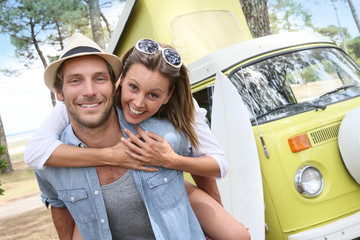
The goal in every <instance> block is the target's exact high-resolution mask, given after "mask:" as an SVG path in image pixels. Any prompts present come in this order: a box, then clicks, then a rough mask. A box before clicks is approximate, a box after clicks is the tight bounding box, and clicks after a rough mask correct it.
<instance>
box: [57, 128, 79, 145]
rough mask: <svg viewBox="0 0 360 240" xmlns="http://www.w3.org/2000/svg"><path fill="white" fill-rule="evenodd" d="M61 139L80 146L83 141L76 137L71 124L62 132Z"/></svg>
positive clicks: (66, 142)
mask: <svg viewBox="0 0 360 240" xmlns="http://www.w3.org/2000/svg"><path fill="white" fill-rule="evenodd" d="M60 141H61V142H63V143H65V144H67V145H72V146H78V145H79V144H80V143H81V141H80V140H79V139H78V138H77V137H76V135H75V133H74V131H73V129H72V126H71V124H68V125H67V126H66V127H65V128H64V130H63V131H62V132H61V134H60Z"/></svg>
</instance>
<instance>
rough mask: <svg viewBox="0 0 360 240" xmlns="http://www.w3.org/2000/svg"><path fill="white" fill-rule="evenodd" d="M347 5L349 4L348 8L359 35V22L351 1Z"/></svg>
mask: <svg viewBox="0 0 360 240" xmlns="http://www.w3.org/2000/svg"><path fill="white" fill-rule="evenodd" d="M348 3H349V7H350V10H351V13H352V15H353V18H354V20H355V23H356V26H357V28H358V30H359V33H360V21H359V18H358V16H357V14H356V10H355V7H354V4H353V2H352V0H348Z"/></svg>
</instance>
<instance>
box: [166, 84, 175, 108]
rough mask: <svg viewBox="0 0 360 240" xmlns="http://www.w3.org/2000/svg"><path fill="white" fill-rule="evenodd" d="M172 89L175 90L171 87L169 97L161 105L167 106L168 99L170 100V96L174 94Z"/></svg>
mask: <svg viewBox="0 0 360 240" xmlns="http://www.w3.org/2000/svg"><path fill="white" fill-rule="evenodd" d="M174 89H175V87H173V89H172V90H171V92H170V94H169V96H168V97H167V99H166V100H165V102H164V103H163V105H165V104H167V103H168V101H169V100H170V98H171V95H172V94H173V92H174Z"/></svg>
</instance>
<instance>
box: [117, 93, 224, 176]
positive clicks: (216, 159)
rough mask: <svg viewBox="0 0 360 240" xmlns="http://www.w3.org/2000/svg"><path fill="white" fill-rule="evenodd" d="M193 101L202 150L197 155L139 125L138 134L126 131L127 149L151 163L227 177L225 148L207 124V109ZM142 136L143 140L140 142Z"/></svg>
mask: <svg viewBox="0 0 360 240" xmlns="http://www.w3.org/2000/svg"><path fill="white" fill-rule="evenodd" d="M194 104H195V109H196V113H195V123H196V126H195V130H196V133H197V135H198V138H199V143H200V144H199V145H200V146H199V149H198V150H197V151H195V152H194V157H184V156H181V155H178V154H176V153H175V152H174V151H173V149H172V148H171V147H170V145H169V144H168V143H167V142H166V140H165V139H164V138H162V137H160V136H158V135H157V134H155V133H152V132H148V131H143V130H142V129H141V128H140V127H137V128H136V130H137V131H138V133H139V136H135V135H134V134H133V133H131V132H130V131H129V130H125V133H126V134H127V135H129V137H130V139H131V142H130V140H128V139H125V138H122V139H121V141H122V142H123V143H124V144H125V145H126V146H127V147H128V148H129V149H131V151H130V150H128V151H127V153H128V154H129V156H131V157H132V158H134V159H138V160H141V161H143V162H146V163H147V164H148V165H153V166H164V167H167V168H172V169H178V170H182V171H186V172H189V173H191V174H194V175H198V176H214V177H224V176H225V175H226V173H227V171H228V163H227V160H226V156H225V154H224V151H223V150H222V148H221V147H220V145H219V144H218V143H217V142H216V139H215V136H214V135H213V134H212V133H211V131H210V128H209V126H208V125H207V123H206V110H205V109H201V108H199V106H198V104H197V102H196V100H195V99H194ZM139 137H141V138H143V140H144V141H141V140H140V139H139ZM133 143H135V144H133Z"/></svg>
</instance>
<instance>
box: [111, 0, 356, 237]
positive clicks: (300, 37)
mask: <svg viewBox="0 0 360 240" xmlns="http://www.w3.org/2000/svg"><path fill="white" fill-rule="evenodd" d="M229 29H230V31H228V30H229ZM141 38H151V39H154V40H157V41H160V42H164V43H168V44H170V45H173V46H174V47H175V48H176V49H177V50H178V51H179V52H180V53H181V54H182V56H183V57H184V62H185V63H186V64H187V66H188V68H189V70H190V76H191V84H192V89H193V95H194V97H195V98H196V99H197V101H198V102H199V104H200V106H202V107H204V108H207V109H208V111H209V112H211V100H210V99H211V92H212V86H213V85H214V81H215V73H216V72H217V71H222V72H223V73H225V74H226V75H227V76H228V78H229V79H230V80H232V81H234V85H237V83H236V81H238V82H241V79H247V78H246V76H247V75H246V74H249V72H250V71H249V72H245V75H242V73H241V72H242V71H243V69H247V68H249V69H251V71H253V70H252V69H253V67H252V66H255V65H256V64H260V63H261V62H262V61H269V62H268V63H269V64H270V63H277V62H281V61H283V59H282V58H286V56H287V55H289V54H294V55H296V54H299V55H296V56H295V59H296V57H301V56H305V59H301V58H299V61H302V62H304V63H306V62H307V60H308V59H306V56H315V57H319V59H321V61H323V62H322V63H321V64H319V65H316V63H312V64H313V65H311V64H309V66H310V67H311V69H307V70H306V73H304V74H305V75H303V76H302V77H301V79H303V80H302V81H303V82H302V81H299V80H298V78H297V77H299V76H298V75H296V74H300V73H299V72H296V71H294V72H293V73H291V74H292V75H291V74H289V75H288V76H287V77H286V78H284V82H283V85H277V86H276V87H274V88H272V90H271V91H275V90H274V89H278V90H279V94H278V95H282V94H287V95H288V96H289V97H288V98H287V99H289V102H288V103H286V102H285V101H284V100H283V99H280V98H279V99H280V100H278V99H275V100H276V101H275V100H274V102H281V103H283V104H278V105H276V104H275V105H276V106H275V105H274V106H275V107H279V106H280V108H282V107H284V109H280V108H279V109H280V110H279V111H282V112H281V113H277V112H274V113H270V112H272V111H273V110H274V109H272V108H270V107H267V109H266V111H268V112H266V111H265V110H264V109H262V107H261V106H262V104H265V105H266V98H264V99H263V100H261V101H263V102H261V104H260V103H256V104H258V105H256V104H255V107H256V106H260V107H259V108H256V110H258V111H259V113H261V114H253V112H251V110H250V108H251V107H252V106H251V104H252V103H251V102H255V101H256V99H260V97H261V96H256V97H257V98H256V97H254V96H255V95H256V94H257V93H256V91H253V92H251V94H252V95H251V94H250V95H251V97H253V99H255V100H251V101H250V103H249V100H247V99H246V97H247V96H248V95H247V94H249V92H248V91H247V92H241V86H240V85H241V84H242V83H241V84H240V85H239V86H237V87H239V89H240V90H239V92H240V95H241V96H242V97H243V100H244V102H245V103H247V107H248V109H249V116H252V118H251V120H252V124H253V131H254V135H255V138H256V144H257V148H258V154H259V160H260V165H261V174H262V181H263V182H262V183H263V189H264V199H265V223H264V225H265V227H264V229H265V230H264V231H266V234H265V238H266V239H268V240H281V239H284V240H285V239H292V240H305V239H355V238H356V237H360V185H359V184H358V183H357V182H356V181H355V180H354V178H352V176H351V175H350V174H349V171H348V169H347V168H346V166H345V165H344V162H343V161H342V158H341V155H340V152H339V148H338V141H337V140H338V130H339V127H340V124H341V121H342V119H343V118H344V116H345V115H346V114H347V113H348V112H349V111H351V110H352V109H354V108H356V107H358V106H360V92H359V93H358V90H357V88H358V84H359V83H360V81H359V80H358V78H360V77H359V76H360V70H359V69H360V68H359V67H358V66H357V65H356V64H355V63H354V62H353V61H352V60H351V59H350V58H349V57H348V56H347V55H346V54H345V53H344V52H343V51H342V50H341V49H340V48H338V47H337V46H336V45H334V44H333V43H331V42H329V41H328V40H326V39H324V38H322V37H321V36H319V35H317V34H312V33H310V34H307V33H291V34H285V35H276V36H269V37H264V38H260V39H252V37H251V34H250V31H249V29H248V27H247V24H246V20H245V18H244V15H243V12H242V10H241V6H240V3H239V1H238V0H222V1H215V0H210V1H208V0H182V1H175V0H166V1H160V0H138V1H134V0H131V1H127V4H126V6H125V9H124V12H123V14H122V16H121V17H120V20H119V23H118V26H117V28H116V30H115V32H114V34H113V36H112V38H111V40H110V43H109V46H108V50H107V51H108V52H113V53H115V54H117V55H118V56H120V57H121V56H122V55H123V54H124V53H125V51H126V50H127V49H129V48H130V47H131V46H133V45H134V44H135V43H136V41H137V40H139V39H141ZM316 51H318V52H316ZM302 53H304V55H301V54H302ZM305 53H306V54H310V55H305ZM311 54H312V55H311ZM308 58H309V57H308ZM327 58H329V59H335V60H336V61H337V62H339V64H340V65H339V66H345V67H348V68H350V69H351V71H352V72H351V73H350V74H349V76H353V77H354V79H353V80H350V79H345V81H351V84H352V85H354V86H355V90H354V89H350V90H347V89H345V88H344V89H343V90H341V91H340V89H339V91H340V93H341V94H343V93H342V91H344V96H339V97H338V98H339V99H340V100H339V99H336V100H333V96H332V93H329V92H330V91H334V90H336V91H337V89H338V88H339V87H341V86H343V85H342V84H343V79H341V78H339V77H334V76H333V75H334V74H335V75H336V71H335V70H334V71H332V75H331V74H328V75H327V76H328V77H329V80H328V81H326V82H324V81H322V80H321V78H322V77H323V76H322V75H321V76H320V75H319V76H318V75H316V73H317V71H318V72H319V73H326V70H327V69H326V68H332V67H333V62H331V61H327ZM342 59H345V60H343V61H344V62H346V63H345V65H344V63H341V61H342ZM335 60H334V61H335ZM336 61H335V63H336ZM281 63H282V62H281ZM292 63H293V65H294V66H295V65H296V62H292ZM342 64H343V65H342ZM315 65H316V66H315ZM276 67H278V66H276V65H275V67H274V68H272V69H270V68H269V69H267V68H266V65H263V68H260V70H257V71H258V72H261V74H264V75H266V72H264V71H272V70H273V69H275V68H276ZM321 67H323V68H325V70H324V69H320V68H321ZM345 67H344V68H345ZM299 69H300V67H299ZM336 69H338V68H336ZM254 71H255V70H254ZM284 74H286V73H284ZM306 74H311V77H313V78H314V80H312V81H309V82H307V80H306V79H305V77H306V76H307V75H306ZM325 75H326V74H325ZM244 76H245V77H244ZM270 76H271V74H270ZM355 78H356V79H355ZM239 79H240V80H239ZM304 79H305V80H304ZM319 79H320V80H319ZM285 80H286V81H285ZM269 81H270V80H269ZM271 81H273V80H271ZM288 81H289V82H290V83H288ZM251 84H252V83H251ZM276 84H279V83H276ZM270 85H271V84H270ZM347 85H349V84H347ZM347 85H346V86H347ZM259 86H260V85H259ZM279 86H286V91H284V92H283V90H282V89H281V88H279ZM349 86H350V85H349ZM354 86H352V87H354ZM250 88H251V85H250ZM349 88H350V87H349ZM314 89H315V90H314ZM255 90H256V89H255ZM260 90H261V88H260V89H259V91H260ZM347 91H351V93H349V95H346V94H347V93H346V94H345V92H347ZM340 93H339V94H340ZM276 94H277V93H273V95H276ZM334 94H338V93H335V92H334ZM259 95H261V94H259ZM328 95H329V96H328ZM330 95H331V96H330ZM264 96H265V95H264ZM266 96H267V95H266ZM276 97H278V96H276ZM274 98H275V97H274ZM320 98H321V99H320ZM325 98H326V99H325ZM309 99H310V100H309ZM316 99H320V100H319V102H318V103H316V104H315V103H314V102H313V101H316ZM309 101H310V102H309ZM289 103H290V104H289ZM310 103H311V104H310ZM234 104H236V103H234ZM249 104H250V105H249ZM292 104H295V106H290V105H292ZM283 105H289V106H283ZM299 105H301V106H300V108H301V110H297V109H295V108H298V106H299ZM309 105H311V106H309ZM287 110H289V111H290V113H289V112H286V111H287ZM274 111H278V110H274ZM267 114H269V115H267ZM260 115H264V116H260ZM272 115H274V116H272ZM209 116H210V114H209ZM234 127H236V126H234ZM260 133H261V135H262V137H263V139H264V140H265V147H266V148H267V150H268V151H269V153H270V156H269V157H267V156H266V155H265V153H264V144H263V143H262V141H261V139H260ZM304 139H305V141H304ZM294 151H295V152H294ZM359 155H360V153H359ZM308 166H311V167H312V168H313V169H315V170H316V171H313V172H309V174H310V175H309V176H308V177H309V178H310V179H312V177H314V174H315V175H316V174H318V175H317V176H315V177H317V179H320V177H321V181H320V180H319V181H318V182H316V181H315V180H314V181H313V180H311V181H313V182H310V183H309V182H305V184H308V185H310V187H312V185H311V184H313V183H314V182H316V184H320V183H322V185H321V186H320V185H316V184H315V185H314V186H315V187H319V192H318V193H316V195H315V194H314V196H309V195H308V194H307V193H306V192H305V193H304V192H301V191H300V190H299V188H300V187H299V185H296V184H295V182H296V183H297V184H298V182H297V180H298V179H297V177H298V175H297V173H298V172H299V171H300V170H304V171H303V172H305V169H303V168H304V167H308ZM303 172H301V171H300V173H303ZM311 174H312V175H311ZM309 181H310V180H309ZM249 184H251V183H249ZM308 185H307V186H308ZM305 187H306V186H305ZM320 188H321V189H320Z"/></svg>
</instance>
